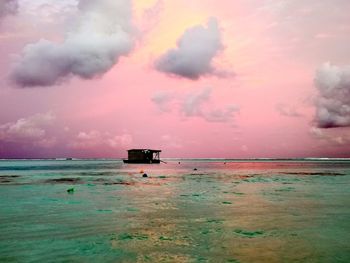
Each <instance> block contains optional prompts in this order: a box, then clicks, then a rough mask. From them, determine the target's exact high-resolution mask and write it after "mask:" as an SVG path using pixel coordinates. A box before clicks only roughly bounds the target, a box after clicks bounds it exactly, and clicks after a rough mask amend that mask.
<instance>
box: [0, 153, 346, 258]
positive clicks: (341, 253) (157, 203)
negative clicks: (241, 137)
mask: <svg viewBox="0 0 350 263" xmlns="http://www.w3.org/2000/svg"><path fill="white" fill-rule="evenodd" d="M225 162H226V163H225ZM194 168H197V170H194ZM142 170H143V172H145V173H147V174H148V177H147V178H143V177H142V174H143V173H140V172H142ZM349 186H350V162H349V161H317V162H316V161H313V162H312V161H279V162H277V161H264V162H262V161H255V162H248V161H247V162H242V161H227V160H225V161H223V160H206V161H205V160H204V161H203V160H202V161H199V160H196V161H194V160H181V163H180V164H179V163H178V160H170V161H169V162H168V163H167V164H157V165H137V164H123V163H122V162H121V161H120V160H91V161H86V160H73V161H49V160H44V161H42V160H38V161H0V200H1V201H0V202H1V203H0V233H1V235H0V262H350V187H349ZM72 188H73V190H71V192H70V193H69V192H67V190H68V189H72Z"/></svg>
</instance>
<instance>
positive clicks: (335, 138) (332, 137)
mask: <svg viewBox="0 0 350 263" xmlns="http://www.w3.org/2000/svg"><path fill="white" fill-rule="evenodd" d="M310 134H311V136H312V137H314V138H316V139H318V140H320V141H322V142H324V143H327V144H330V145H335V146H341V145H347V144H349V143H350V136H349V135H348V134H346V133H344V134H331V133H329V132H325V130H323V129H320V128H317V127H312V128H311V129H310Z"/></svg>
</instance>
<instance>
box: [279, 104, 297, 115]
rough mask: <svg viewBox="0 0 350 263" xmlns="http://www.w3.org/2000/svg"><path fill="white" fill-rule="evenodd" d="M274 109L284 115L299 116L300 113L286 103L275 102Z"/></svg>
mask: <svg viewBox="0 0 350 263" xmlns="http://www.w3.org/2000/svg"><path fill="white" fill-rule="evenodd" d="M276 110H277V111H278V112H279V113H280V114H281V115H283V116H286V117H301V116H302V114H301V113H299V112H298V111H297V109H296V108H295V107H294V106H290V105H286V104H282V103H280V104H277V105H276Z"/></svg>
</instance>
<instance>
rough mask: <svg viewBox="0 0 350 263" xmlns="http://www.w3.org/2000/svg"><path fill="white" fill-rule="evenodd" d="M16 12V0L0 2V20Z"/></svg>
mask: <svg viewBox="0 0 350 263" xmlns="http://www.w3.org/2000/svg"><path fill="white" fill-rule="evenodd" d="M17 11H18V1H17V0H0V19H1V18H3V17H5V16H7V15H13V14H16V13H17Z"/></svg>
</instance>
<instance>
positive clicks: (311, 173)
mask: <svg viewBox="0 0 350 263" xmlns="http://www.w3.org/2000/svg"><path fill="white" fill-rule="evenodd" d="M282 174H290V175H319V176H344V175H345V174H343V173H334V172H288V173H282Z"/></svg>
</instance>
